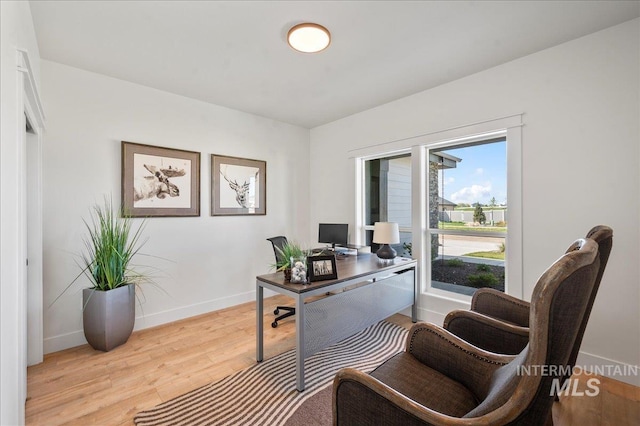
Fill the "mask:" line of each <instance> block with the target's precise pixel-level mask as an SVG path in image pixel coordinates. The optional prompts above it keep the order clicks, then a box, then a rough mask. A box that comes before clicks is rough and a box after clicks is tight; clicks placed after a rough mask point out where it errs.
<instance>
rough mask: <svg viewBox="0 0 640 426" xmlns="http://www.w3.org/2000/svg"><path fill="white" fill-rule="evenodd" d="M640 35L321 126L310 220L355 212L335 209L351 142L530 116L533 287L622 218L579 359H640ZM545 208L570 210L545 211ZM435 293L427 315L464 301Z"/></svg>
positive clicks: (596, 43) (343, 201)
mask: <svg viewBox="0 0 640 426" xmlns="http://www.w3.org/2000/svg"><path fill="white" fill-rule="evenodd" d="M639 33H640V20H638V19H636V20H633V21H630V22H627V23H624V24H621V25H618V26H615V27H612V28H609V29H607V30H604V31H601V32H598V33H595V34H592V35H589V36H586V37H583V38H580V39H577V40H574V41H571V42H568V43H566V44H562V45H560V46H556V47H553V48H551V49H548V50H545V51H542V52H538V53H536V54H532V55H530V56H527V57H525V58H522V59H519V60H516V61H513V62H509V63H506V64H503V65H501V66H498V67H495V68H492V69H490V70H487V71H484V72H481V73H478V74H475V75H472V76H470V77H467V78H463V79H460V80H457V81H455V82H452V83H449V84H445V85H442V86H439V87H436V88H434V89H432V90H427V91H425V92H421V93H418V94H415V95H413V96H409V97H406V98H403V99H400V100H398V101H395V102H391V103H388V104H385V105H382V106H379V107H377V108H374V109H371V110H368V111H364V112H362V113H359V114H355V115H353V116H350V117H347V118H345V119H342V120H339V121H336V122H333V123H330V124H327V125H324V126H321V127H317V128H314V129H312V130H311V173H312V174H315V173H318V172H320V171H323V172H324V173H323V175H324V176H327V181H326V182H325V185H323V186H322V187H320V188H318V191H316V192H315V197H314V198H313V199H312V200H311V206H310V213H311V223H314V222H316V221H317V220H318V219H319V218H324V217H326V216H327V215H330V214H331V215H333V216H334V218H335V219H336V220H343V221H347V220H351V221H353V217H354V211H353V209H351V210H348V209H341V210H340V211H339V212H337V211H336V210H334V209H333V206H334V205H336V204H337V205H344V206H353V205H354V203H353V201H352V198H353V196H354V195H353V194H354V190H353V187H352V186H350V185H344V184H343V182H350V181H352V180H353V177H352V176H351V175H350V174H349V173H350V168H349V167H348V165H349V160H348V158H349V156H350V153H349V151H350V150H353V149H356V148H363V147H367V146H375V145H378V144H384V143H386V142H390V141H397V140H400V139H403V138H410V137H414V136H418V135H423V134H428V133H432V132H438V131H442V130H446V129H450V128H454V127H457V126H463V125H468V124H472V123H477V122H481V121H484V120H490V119H494V118H498V117H504V116H509V115H513V114H518V113H524V119H523V121H524V123H525V125H524V128H523V131H522V135H523V159H522V167H523V188H522V197H523V241H524V247H523V260H524V271H523V275H524V289H523V290H524V294H525V295H527V297H528V296H530V295H531V292H532V290H533V287H534V286H535V283H536V280H537V278H538V277H539V276H540V274H541V273H542V272H543V271H544V270H545V268H547V267H548V266H549V265H550V264H551V263H552V262H553V261H554V260H555V259H556V258H558V257H559V256H560V255H561V254H562V253H563V252H564V250H565V249H566V247H568V245H569V244H570V242H571V241H573V240H574V239H575V238H578V237H581V236H583V235H584V234H585V233H586V232H587V230H588V229H590V228H591V227H592V226H593V225H596V224H607V225H609V226H611V227H612V228H613V229H614V246H613V252H612V255H611V259H610V260H609V264H608V266H607V270H606V272H605V275H604V279H603V282H602V286H601V288H600V292H599V294H598V297H597V299H596V302H595V306H594V308H593V312H592V314H591V318H590V322H589V326H588V329H587V331H586V335H585V338H584V341H583V344H582V352H583V354H582V357H581V359H579V360H578V361H579V362H580V361H581V360H582V362H587V361H589V362H596V363H598V362H599V363H602V364H611V363H613V364H615V363H616V362H618V363H623V364H633V365H638V364H640V359H639V358H640V313H639V310H640V309H639V308H640V289H639V287H640V286H639V284H640V279H639V276H640V273H639V266H638V265H639V261H638V260H639V259H640V247H639V244H640V232H639V223H638V218H639V217H640V206H639V197H638V194H639V193H640V188H639V186H640V175H639V169H640V161H639V159H640V153H639V145H640V143H639V141H640V126H639V121H640V110H639V104H640V102H639V97H640V96H639V95H640V88H639V80H640V79H639V77H638V76H639V75H640V69H639V63H640V57H639V56H640V55H639V52H640V42H639V41H640V37H639V35H640V34H639ZM380 149H381V151H382V150H383V147H381V148H380ZM336 159H337V160H336ZM351 170H352V169H351ZM621 203H622V204H623V205H624V207H625V208H623V209H620V208H619V206H620V204H621ZM541 206H553V208H554V209H555V211H556V212H557V216H558V217H559V218H558V219H557V220H553V221H548V220H546V218H547V217H548V216H547V215H542V214H537V209H538V208H540V207H541ZM424 300H428V301H429V306H424V305H423V306H421V315H422V316H423V317H424V315H425V313H426V311H427V310H430V311H436V312H439V313H440V315H441V316H442V315H444V314H446V312H447V311H448V310H449V309H450V308H451V307H452V306H453V305H452V304H451V302H450V301H446V300H439V299H437V298H429V299H425V298H423V301H424ZM622 379H623V380H625V378H622ZM627 379H628V380H630V381H631V382H633V383H635V384H640V381H639V380H638V377H635V378H627Z"/></svg>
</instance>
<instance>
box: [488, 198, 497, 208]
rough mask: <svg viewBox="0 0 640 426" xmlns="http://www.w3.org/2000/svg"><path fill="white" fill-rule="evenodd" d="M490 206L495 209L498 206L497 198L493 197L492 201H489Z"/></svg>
mask: <svg viewBox="0 0 640 426" xmlns="http://www.w3.org/2000/svg"><path fill="white" fill-rule="evenodd" d="M489 205H490V206H491V207H495V206H496V205H497V201H496V197H491V200H490V201H489Z"/></svg>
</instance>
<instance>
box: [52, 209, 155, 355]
mask: <svg viewBox="0 0 640 426" xmlns="http://www.w3.org/2000/svg"><path fill="white" fill-rule="evenodd" d="M118 214H120V215H121V217H119V216H118ZM85 225H86V227H87V230H88V232H89V237H88V238H87V239H85V246H86V253H85V254H83V255H82V260H81V261H80V263H79V265H80V267H81V268H82V271H81V272H80V273H79V274H78V275H77V276H76V278H75V279H74V280H73V281H71V283H70V284H69V285H68V286H67V287H66V288H65V289H64V291H63V292H62V294H64V292H65V291H66V290H68V289H69V287H71V285H72V284H73V283H74V282H76V281H77V280H78V279H79V278H80V277H81V276H82V275H84V276H86V277H87V278H88V279H89V281H90V282H91V284H92V286H91V288H88V289H84V290H83V294H82V295H83V305H82V306H83V326H84V335H85V337H86V339H87V341H88V342H89V344H90V345H91V346H92V347H93V348H94V349H97V350H101V351H110V350H111V349H113V348H115V347H117V346H120V345H122V344H124V343H125V342H126V341H127V340H128V339H129V336H130V335H131V332H132V331H133V325H134V322H135V285H136V284H141V283H143V282H151V280H150V279H149V277H148V276H147V275H145V274H144V273H141V272H140V271H139V270H134V269H133V268H132V267H131V266H132V265H131V260H132V259H133V257H134V256H135V255H136V254H137V253H138V251H139V250H140V248H141V247H142V245H143V244H144V241H142V242H141V241H140V238H141V235H142V231H143V230H144V227H145V225H146V222H144V221H143V222H142V223H140V225H139V226H138V227H137V228H135V229H133V228H132V220H131V217H130V216H127V215H126V214H125V212H124V211H122V210H120V211H119V212H114V210H113V206H112V203H111V199H109V198H106V197H105V200H104V205H96V206H94V208H93V214H92V216H91V223H88V222H86V221H85ZM62 294H60V296H58V297H57V298H56V299H55V300H54V303H55V301H56V300H58V299H59V298H60V297H61V296H62Z"/></svg>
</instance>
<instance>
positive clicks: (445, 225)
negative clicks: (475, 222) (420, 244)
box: [438, 222, 507, 233]
mask: <svg viewBox="0 0 640 426" xmlns="http://www.w3.org/2000/svg"><path fill="white" fill-rule="evenodd" d="M438 229H446V230H455V231H477V232H505V233H506V232H507V227H506V226H489V225H481V226H467V225H466V224H465V223H464V222H438Z"/></svg>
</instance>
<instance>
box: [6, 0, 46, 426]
mask: <svg viewBox="0 0 640 426" xmlns="http://www.w3.org/2000/svg"><path fill="white" fill-rule="evenodd" d="M16 48H22V49H25V50H27V51H28V52H29V55H30V58H31V60H32V61H33V64H32V65H33V68H34V69H33V71H34V77H35V79H36V82H37V83H38V82H39V79H40V78H39V74H40V71H39V66H38V63H39V60H40V53H39V51H38V45H37V42H36V38H35V31H34V29H33V22H32V18H31V10H30V8H29V3H28V2H13V1H2V2H0V55H1V56H0V104H1V107H0V111H1V112H0V114H1V116H0V123H1V126H0V140H1V143H0V241H1V243H0V336H1V341H0V377H2V380H0V424H3V425H8V424H21V423H24V400H21V395H20V392H19V391H18V390H19V389H21V388H22V383H21V382H22V381H23V379H24V374H26V372H24V366H23V360H22V359H21V357H20V350H19V349H18V348H20V347H23V345H24V344H25V342H22V341H21V339H20V334H19V331H18V329H17V328H18V327H17V326H18V325H19V324H21V323H22V322H23V321H22V320H21V318H20V317H21V316H22V315H24V314H25V312H24V311H23V310H22V309H21V308H20V306H19V305H20V304H19V303H18V300H20V299H19V291H18V285H17V281H18V276H19V272H18V271H19V268H20V267H22V265H23V263H22V262H24V257H23V256H21V255H20V254H19V252H18V250H16V248H17V247H19V246H20V241H19V228H20V226H19V224H20V217H19V214H20V209H19V205H20V188H19V185H18V178H17V177H18V176H19V175H20V172H19V170H20V169H19V164H20V155H21V154H20V146H19V145H20V144H19V141H20V140H21V134H22V133H23V132H24V129H23V128H21V127H20V125H19V118H20V114H22V111H19V107H18V102H19V101H18V94H19V92H21V91H22V88H21V87H19V78H18V72H17V64H18V63H17V54H16Z"/></svg>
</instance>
